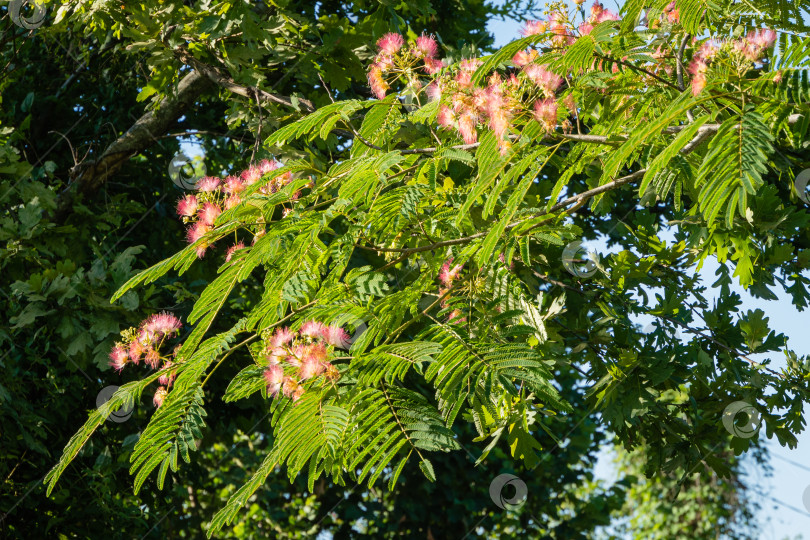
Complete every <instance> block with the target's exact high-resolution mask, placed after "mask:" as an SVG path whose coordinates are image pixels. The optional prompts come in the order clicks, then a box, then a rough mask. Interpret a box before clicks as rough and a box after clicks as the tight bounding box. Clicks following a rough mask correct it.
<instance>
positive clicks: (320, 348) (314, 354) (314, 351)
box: [307, 342, 329, 362]
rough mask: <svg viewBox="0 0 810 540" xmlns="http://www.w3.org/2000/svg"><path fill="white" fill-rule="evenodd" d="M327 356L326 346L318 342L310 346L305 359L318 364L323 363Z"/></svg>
mask: <svg viewBox="0 0 810 540" xmlns="http://www.w3.org/2000/svg"><path fill="white" fill-rule="evenodd" d="M328 355H329V352H328V351H327V350H326V345H324V344H323V343H320V342H319V343H312V344H310V346H309V350H308V351H307V358H311V359H313V360H317V361H319V362H325V361H326V358H327V356H328Z"/></svg>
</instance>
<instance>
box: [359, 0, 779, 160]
mask: <svg viewBox="0 0 810 540" xmlns="http://www.w3.org/2000/svg"><path fill="white" fill-rule="evenodd" d="M583 3H584V2H577V5H578V6H581V5H582V4H583ZM656 13H657V17H658V18H657V19H656V20H654V21H649V20H648V17H649V14H650V10H648V11H647V13H646V15H645V17H644V18H643V19H641V21H640V24H642V25H645V26H649V27H650V28H660V27H661V26H662V25H676V24H679V23H680V13H679V10H678V8H677V5H676V3H675V2H671V3H669V4H668V5H667V6H665V7H664V8H663V10H659V11H657V12H656ZM582 14H583V16H582V22H580V23H579V24H577V23H576V22H575V21H574V20H572V19H571V17H570V16H569V14H568V12H567V9H566V7H565V5H564V4H563V3H560V2H558V3H555V4H552V5H551V6H550V9H549V15H548V20H543V21H528V22H526V23H525V25H524V26H523V28H522V30H521V33H522V34H523V35H524V36H537V39H536V43H535V45H534V47H532V48H528V49H525V50H521V51H518V52H517V53H516V54H515V55H514V56H513V58H512V64H513V65H514V67H515V69H512V70H509V72H508V73H507V74H506V75H504V76H502V75H501V74H499V73H493V74H492V75H490V76H489V78H488V79H487V81H486V84H485V85H483V86H479V85H477V84H474V83H473V74H474V73H475V71H476V69H477V68H478V67H479V66H480V65H481V61H480V60H478V59H475V58H470V59H465V60H462V61H460V62H459V63H458V64H456V65H454V66H451V67H449V68H448V69H444V70H442V69H441V66H438V67H434V66H433V60H431V59H434V58H435V55H436V54H437V45H436V43H435V41H434V40H433V39H432V38H427V37H425V36H422V37H421V38H419V39H417V40H416V41H415V42H413V43H411V44H409V45H408V46H406V45H405V38H404V37H403V36H401V35H399V34H393V33H390V34H386V35H385V36H383V37H382V38H381V39H380V40H379V41H378V43H377V46H378V48H379V53H378V55H377V58H376V59H375V62H374V63H373V64H372V65H371V67H370V70H369V83H370V84H371V87H372V90H373V92H374V93H375V95H376V96H377V97H378V98H380V99H382V98H383V97H384V96H385V93H386V91H387V90H388V89H389V88H390V86H389V82H390V77H389V79H386V78H385V77H384V75H386V74H387V75H390V76H393V77H394V78H401V79H404V80H403V82H404V83H405V84H407V85H409V86H411V87H412V88H417V89H418V88H422V86H423V85H422V83H421V82H419V81H418V78H417V77H416V75H415V68H416V65H417V64H418V62H419V61H424V62H425V65H424V69H425V71H426V72H427V73H429V74H438V75H437V76H436V77H435V78H434V80H433V81H431V82H430V83H429V84H427V85H426V86H424V90H425V94H426V95H427V97H428V99H430V100H439V101H440V105H439V112H438V116H437V123H438V124H439V126H441V127H442V128H444V129H448V130H453V131H455V132H457V133H458V134H459V135H460V136H461V138H462V140H463V141H464V143H465V144H475V143H477V142H478V137H479V135H478V131H479V129H489V130H491V131H492V133H493V134H494V135H495V140H496V141H497V144H498V149H499V151H500V153H501V155H505V154H506V153H508V151H509V149H510V147H511V141H512V140H513V139H514V138H515V137H516V136H517V133H515V131H516V130H515V129H514V126H515V125H522V123H525V122H527V121H531V120H534V121H536V122H538V123H539V124H540V126H541V127H542V129H543V131H544V132H546V133H552V132H554V131H556V130H557V129H558V128H561V129H562V130H563V132H566V133H567V132H569V130H571V129H572V126H573V124H572V122H571V119H572V118H574V117H576V116H577V104H576V99H575V97H574V94H573V89H572V88H569V85H568V84H567V83H566V78H567V77H569V76H575V75H576V73H557V72H554V71H552V70H551V69H550V68H549V66H547V65H543V64H541V63H540V59H541V57H540V54H539V52H538V49H543V50H548V49H565V48H566V47H568V46H570V45H571V44H572V43H574V42H575V41H576V39H577V38H579V37H581V36H584V35H588V34H590V33H591V32H592V31H593V29H594V27H595V26H596V25H598V24H600V23H606V22H613V21H619V20H620V18H619V16H618V15H617V14H616V13H614V12H612V11H610V10H609V9H605V7H604V5H602V3H601V2H599V1H596V2H594V3H593V4H592V5H591V7H590V9H589V10H588V12H587V14H586V12H585V11H584V10H583V11H582ZM775 39H776V35H775V33H774V32H773V31H772V30H755V31H752V32H751V33H749V34H748V35H747V36H746V37H744V38H741V39H739V40H736V41H733V42H729V43H727V44H724V45H722V46H719V45H717V44H715V43H714V42H707V43H704V44H703V45H702V46H701V47H700V48H699V50H698V51H697V52H696V53H695V55H694V57H693V60H692V62H691V64H690V66H689V70H688V71H689V73H690V74H691V76H692V80H691V86H692V92H693V94H694V95H697V94H699V93H700V92H701V91H702V90H703V88H704V87H705V85H706V81H707V78H706V75H707V73H708V71H709V64H710V62H711V61H712V60H713V59H714V58H715V56H716V54H717V52H718V51H719V50H723V51H728V55H729V56H733V57H734V59H735V60H736V64H735V65H736V67H737V69H738V70H740V71H743V72H744V71H745V70H746V69H748V68H749V67H750V63H751V62H757V61H758V60H759V59H760V58H761V57H762V55H763V54H764V53H765V52H766V51H767V50H768V49H769V48H770V47H772V46H773V43H774V41H775ZM693 41H694V42H695V43H696V40H693ZM669 48H670V46H669V45H661V46H659V47H658V49H657V50H656V51H654V52H653V53H652V54H650V53H647V54H645V55H644V56H645V58H646V62H647V65H646V66H645V68H646V71H647V72H648V73H651V74H652V75H654V76H661V77H671V76H672V73H673V66H672V64H673V62H674V55H675V52H674V51H673V50H670V49H669ZM622 61H625V62H626V61H628V58H627V57H626V56H625V57H623V58H622ZM603 65H611V70H612V72H613V73H614V74H618V73H619V67H618V64H617V63H616V62H612V61H610V62H609V61H606V60H604V59H594V64H593V67H594V69H597V70H599V69H602V66H603ZM439 71H441V73H439ZM641 76H642V77H645V78H649V79H650V80H651V81H652V78H653V77H652V76H651V75H648V74H642V75H641ZM777 76H778V75H777ZM560 120H562V121H560Z"/></svg>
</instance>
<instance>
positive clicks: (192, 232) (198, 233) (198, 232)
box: [186, 221, 211, 244]
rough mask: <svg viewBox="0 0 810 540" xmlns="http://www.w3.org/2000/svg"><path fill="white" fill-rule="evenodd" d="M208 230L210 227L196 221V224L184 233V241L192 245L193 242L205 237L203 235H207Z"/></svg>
mask: <svg viewBox="0 0 810 540" xmlns="http://www.w3.org/2000/svg"><path fill="white" fill-rule="evenodd" d="M210 230H211V227H209V226H208V225H206V224H205V223H202V222H200V221H198V222H197V223H195V224H194V225H192V226H191V227H189V228H188V231H186V240H188V243H189V244H193V243H194V242H196V241H197V240H199V239H200V238H202V237H203V236H205V233H207V232H208V231H210Z"/></svg>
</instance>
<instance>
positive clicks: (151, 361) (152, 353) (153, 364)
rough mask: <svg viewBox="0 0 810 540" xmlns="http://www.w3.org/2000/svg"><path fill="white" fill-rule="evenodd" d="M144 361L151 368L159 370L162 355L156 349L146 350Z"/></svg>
mask: <svg viewBox="0 0 810 540" xmlns="http://www.w3.org/2000/svg"><path fill="white" fill-rule="evenodd" d="M144 361H145V362H146V365H148V366H149V367H150V368H152V369H157V367H158V364H160V354H159V353H158V352H157V351H156V350H155V349H152V348H149V349H147V350H146V356H145V357H144Z"/></svg>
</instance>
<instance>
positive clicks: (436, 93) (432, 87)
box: [425, 81, 442, 101]
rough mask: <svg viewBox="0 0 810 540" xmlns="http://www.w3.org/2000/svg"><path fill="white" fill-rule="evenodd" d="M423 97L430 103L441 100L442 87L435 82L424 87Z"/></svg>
mask: <svg viewBox="0 0 810 540" xmlns="http://www.w3.org/2000/svg"><path fill="white" fill-rule="evenodd" d="M425 95H426V96H427V98H428V100H430V101H437V100H439V99H441V98H442V87H441V86H439V84H438V83H437V82H436V81H433V82H431V83H430V84H428V85H427V86H426V87H425Z"/></svg>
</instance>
